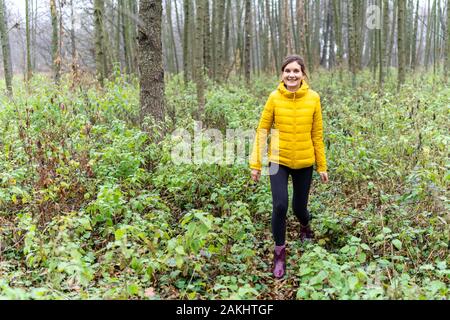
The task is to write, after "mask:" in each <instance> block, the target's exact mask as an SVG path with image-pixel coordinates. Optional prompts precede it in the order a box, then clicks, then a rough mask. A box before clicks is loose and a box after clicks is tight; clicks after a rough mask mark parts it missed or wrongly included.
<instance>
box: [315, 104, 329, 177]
mask: <svg viewBox="0 0 450 320" xmlns="http://www.w3.org/2000/svg"><path fill="white" fill-rule="evenodd" d="M311 138H312V142H313V145H314V153H315V157H316V166H317V168H316V171H317V172H325V171H327V160H326V158H325V146H324V144H323V124H322V108H321V105H320V97H319V98H318V99H317V104H316V109H315V111H314V119H313V126H312V131H311Z"/></svg>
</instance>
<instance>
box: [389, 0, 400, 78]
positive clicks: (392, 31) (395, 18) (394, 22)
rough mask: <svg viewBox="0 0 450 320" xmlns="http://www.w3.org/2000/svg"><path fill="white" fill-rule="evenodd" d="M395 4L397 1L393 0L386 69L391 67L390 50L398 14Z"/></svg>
mask: <svg viewBox="0 0 450 320" xmlns="http://www.w3.org/2000/svg"><path fill="white" fill-rule="evenodd" d="M397 2H398V0H394V4H393V7H392V10H393V11H394V17H393V19H392V27H391V36H390V43H389V51H388V58H387V61H388V62H387V65H388V67H390V66H392V50H394V44H395V42H394V39H395V29H396V25H397V12H398V10H397V8H398V5H397ZM388 70H389V69H388ZM388 74H389V71H388Z"/></svg>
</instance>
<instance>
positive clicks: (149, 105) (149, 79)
mask: <svg viewBox="0 0 450 320" xmlns="http://www.w3.org/2000/svg"><path fill="white" fill-rule="evenodd" d="M161 16H162V2H161V1H158V0H141V1H140V6H139V18H140V23H139V34H138V44H139V55H138V56H139V70H140V79H139V80H140V81H139V82H140V104H141V109H140V123H141V125H142V126H143V125H144V118H145V117H146V116H152V117H153V118H154V119H155V120H156V121H159V122H163V121H164V119H165V101H164V69H163V63H162V61H163V59H162V41H161V19H162V18H161Z"/></svg>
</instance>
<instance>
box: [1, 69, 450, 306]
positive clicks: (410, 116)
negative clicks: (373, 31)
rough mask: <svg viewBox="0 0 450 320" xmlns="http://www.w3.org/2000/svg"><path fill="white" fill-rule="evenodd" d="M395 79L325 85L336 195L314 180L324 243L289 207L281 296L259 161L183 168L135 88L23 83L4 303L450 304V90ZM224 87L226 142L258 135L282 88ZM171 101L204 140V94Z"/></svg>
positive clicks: (333, 78)
mask: <svg viewBox="0 0 450 320" xmlns="http://www.w3.org/2000/svg"><path fill="white" fill-rule="evenodd" d="M394 80H395V79H394V78H393V77H392V76H391V78H390V80H389V81H388V82H387V83H386V85H385V87H384V89H383V90H382V91H379V90H378V88H377V86H376V83H375V82H374V81H372V80H371V75H370V74H369V73H367V72H363V73H361V74H360V75H359V76H358V80H357V87H355V88H352V87H351V79H350V76H349V75H347V74H344V77H343V79H342V80H339V77H338V75H337V74H332V73H328V72H318V73H315V74H314V75H313V78H312V79H311V83H310V85H311V87H312V88H313V89H314V90H315V91H317V92H318V93H319V94H320V96H321V104H322V112H323V119H324V140H325V144H326V156H327V162H328V167H329V176H330V182H329V183H328V184H323V183H321V182H320V181H319V180H320V179H319V176H318V175H317V173H314V176H313V184H312V188H311V193H310V202H309V207H308V209H309V211H310V212H311V213H312V215H313V220H312V227H313V229H314V231H315V233H316V240H315V241H314V242H313V243H304V244H302V243H300V241H299V240H298V238H299V235H298V231H299V222H298V221H296V219H295V218H294V215H293V213H292V209H291V207H290V208H289V212H288V222H287V228H288V230H287V253H288V263H287V274H286V276H285V277H284V278H283V279H282V280H275V279H274V278H273V277H272V274H271V266H272V258H273V240H272V235H271V227H270V220H271V206H272V203H271V193H270V185H269V183H268V178H267V177H266V176H264V177H262V179H261V181H260V183H257V184H256V183H254V182H252V181H251V179H250V169H249V168H248V164H247V159H244V161H241V162H238V163H233V164H228V165H219V164H205V163H204V164H195V163H185V164H179V163H174V157H175V158H176V156H174V153H173V151H174V150H175V149H176V147H177V143H179V140H177V139H176V138H174V137H173V136H172V135H171V134H168V135H167V136H166V137H165V138H164V139H163V140H162V141H155V138H154V135H152V134H148V133H146V132H144V131H142V130H141V129H140V128H139V127H138V126H137V125H136V123H137V119H138V118H139V117H138V114H139V91H138V86H137V81H136V79H130V78H127V77H121V76H118V77H117V78H116V79H114V80H112V81H107V82H106V84H105V87H104V88H98V87H97V86H96V85H95V83H94V82H93V81H92V80H90V79H83V82H82V83H76V84H75V85H73V83H72V81H71V79H70V78H69V77H67V78H65V79H63V81H62V84H61V85H60V86H59V87H56V86H54V85H53V84H52V83H51V81H50V80H49V79H48V78H47V77H45V76H43V75H35V76H34V78H33V80H32V81H31V82H30V83H29V85H28V87H25V85H24V84H23V83H22V82H20V81H19V80H17V81H15V83H14V92H15V96H14V99H12V100H10V99H7V98H6V97H0V104H1V107H0V150H1V151H0V226H1V227H0V274H1V275H2V276H1V278H0V298H6V299H11V298H16V299H95V298H100V299H180V298H184V299H448V298H449V297H450V292H449V286H450V282H449V274H450V269H449V263H450V261H449V251H448V246H449V228H448V225H449V222H450V216H449V215H450V213H449V212H450V210H449V200H448V188H449V162H448V143H449V131H448V113H449V109H448V107H449V104H448V102H449V101H450V90H449V89H448V87H447V86H445V84H444V83H443V82H442V81H438V79H436V78H433V75H432V74H425V73H422V74H421V77H410V78H409V79H408V83H407V84H406V85H405V86H404V87H403V88H402V89H401V90H400V92H397V91H396V84H395V81H394ZM208 84H209V86H208V90H207V92H206V101H207V103H206V106H205V113H204V116H203V118H202V126H203V128H204V129H206V128H209V129H211V128H215V129H217V130H219V131H220V132H222V134H223V137H225V136H226V135H225V132H226V129H235V130H253V129H254V128H256V125H257V123H258V120H259V116H260V114H261V111H262V108H263V106H264V103H265V101H266V99H267V97H268V95H269V93H270V92H271V91H273V90H274V89H275V87H276V84H277V79H276V78H275V77H261V78H255V79H254V81H253V82H252V87H251V88H246V87H245V85H243V83H242V82H241V81H240V80H239V79H232V80H231V81H230V82H229V83H228V84H221V85H218V84H213V83H210V82H208ZM2 89H3V88H2V87H1V85H0V90H2ZM166 99H167V112H168V115H169V118H168V120H167V123H166V124H165V127H166V128H168V132H174V130H175V129H185V130H187V132H189V133H193V132H194V131H195V122H194V120H193V115H194V114H195V113H196V110H197V102H196V94H195V86H194V85H193V84H192V83H189V84H188V85H186V86H185V85H184V84H183V83H182V81H181V78H180V77H179V76H174V77H172V78H171V79H170V80H168V81H167V84H166ZM148 123H151V121H150V122H148ZM151 126H152V128H157V127H158V124H157V125H151ZM223 142H224V143H225V142H230V141H223ZM243 144H244V145H245V147H246V150H249V149H250V147H251V142H248V141H247V142H246V143H243ZM203 147H204V148H208V147H212V141H211V140H208V138H206V137H204V141H203ZM241 160H242V159H241ZM289 194H290V196H292V186H290V187H289Z"/></svg>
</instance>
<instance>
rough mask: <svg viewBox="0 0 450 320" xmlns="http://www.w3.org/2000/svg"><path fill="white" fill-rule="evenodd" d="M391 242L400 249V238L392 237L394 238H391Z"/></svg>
mask: <svg viewBox="0 0 450 320" xmlns="http://www.w3.org/2000/svg"><path fill="white" fill-rule="evenodd" d="M392 244H393V245H394V247H396V248H397V250H401V249H402V242H401V241H400V240H398V239H394V240H392Z"/></svg>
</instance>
